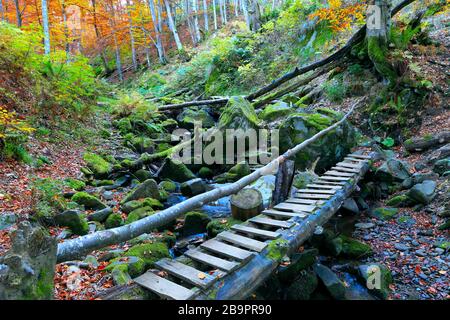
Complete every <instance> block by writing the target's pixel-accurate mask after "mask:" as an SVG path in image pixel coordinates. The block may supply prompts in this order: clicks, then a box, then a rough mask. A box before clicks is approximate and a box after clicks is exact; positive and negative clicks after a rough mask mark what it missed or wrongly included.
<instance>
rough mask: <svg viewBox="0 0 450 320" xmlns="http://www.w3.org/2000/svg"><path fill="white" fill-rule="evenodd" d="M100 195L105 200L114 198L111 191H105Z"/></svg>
mask: <svg viewBox="0 0 450 320" xmlns="http://www.w3.org/2000/svg"><path fill="white" fill-rule="evenodd" d="M102 196H103V198H104V199H105V200H112V199H114V193H113V192H112V191H105V192H103V193H102Z"/></svg>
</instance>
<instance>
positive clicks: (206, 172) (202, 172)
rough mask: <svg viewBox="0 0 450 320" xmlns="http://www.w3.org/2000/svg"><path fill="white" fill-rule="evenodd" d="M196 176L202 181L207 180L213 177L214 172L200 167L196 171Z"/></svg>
mask: <svg viewBox="0 0 450 320" xmlns="http://www.w3.org/2000/svg"><path fill="white" fill-rule="evenodd" d="M198 176H199V177H200V178H203V179H209V178H212V177H213V176H214V172H213V171H212V170H211V169H209V168H207V167H201V168H200V170H199V171H198Z"/></svg>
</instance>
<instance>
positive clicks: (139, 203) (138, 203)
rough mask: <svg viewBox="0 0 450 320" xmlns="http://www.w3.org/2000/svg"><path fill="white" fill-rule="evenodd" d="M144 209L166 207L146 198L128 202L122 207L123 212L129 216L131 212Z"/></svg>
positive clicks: (157, 201)
mask: <svg viewBox="0 0 450 320" xmlns="http://www.w3.org/2000/svg"><path fill="white" fill-rule="evenodd" d="M142 207H151V208H152V209H163V208H164V205H163V204H162V203H161V202H160V201H159V200H156V199H153V198H145V199H140V200H131V201H128V202H126V203H124V204H123V205H122V206H121V209H122V211H123V212H125V213H127V214H129V213H130V212H132V211H134V210H136V209H139V208H142Z"/></svg>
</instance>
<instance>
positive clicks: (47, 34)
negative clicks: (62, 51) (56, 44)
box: [42, 0, 50, 54]
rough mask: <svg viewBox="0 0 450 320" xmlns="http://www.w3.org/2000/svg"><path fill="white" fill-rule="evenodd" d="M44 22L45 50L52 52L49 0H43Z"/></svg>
mask: <svg viewBox="0 0 450 320" xmlns="http://www.w3.org/2000/svg"><path fill="white" fill-rule="evenodd" d="M42 24H43V28H44V52H45V54H50V30H49V26H48V7H47V0H42Z"/></svg>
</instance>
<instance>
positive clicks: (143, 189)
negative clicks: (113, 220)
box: [121, 179, 160, 204]
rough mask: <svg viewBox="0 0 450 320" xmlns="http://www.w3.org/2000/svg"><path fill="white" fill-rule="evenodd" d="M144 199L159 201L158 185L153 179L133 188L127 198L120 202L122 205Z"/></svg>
mask: <svg viewBox="0 0 450 320" xmlns="http://www.w3.org/2000/svg"><path fill="white" fill-rule="evenodd" d="M144 198H154V199H159V198H160V197H159V189H158V184H157V183H156V181H155V180H153V179H148V180H145V181H144V182H142V183H141V184H139V185H138V186H137V187H136V188H134V189H133V190H132V191H130V193H128V194H127V196H126V197H125V198H124V199H123V200H122V201H121V203H122V204H124V203H127V202H129V201H131V200H139V199H144Z"/></svg>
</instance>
